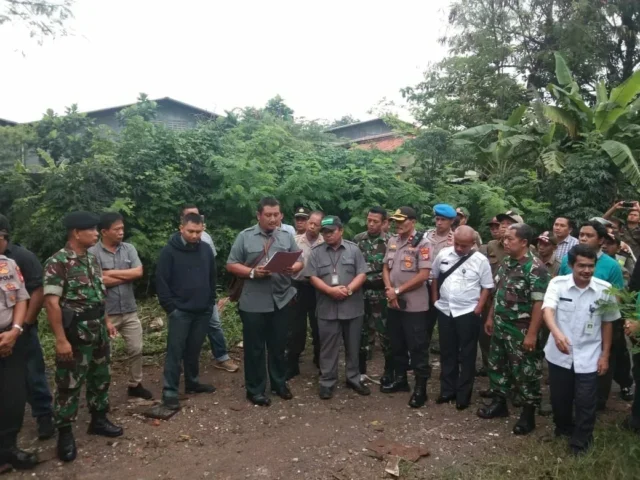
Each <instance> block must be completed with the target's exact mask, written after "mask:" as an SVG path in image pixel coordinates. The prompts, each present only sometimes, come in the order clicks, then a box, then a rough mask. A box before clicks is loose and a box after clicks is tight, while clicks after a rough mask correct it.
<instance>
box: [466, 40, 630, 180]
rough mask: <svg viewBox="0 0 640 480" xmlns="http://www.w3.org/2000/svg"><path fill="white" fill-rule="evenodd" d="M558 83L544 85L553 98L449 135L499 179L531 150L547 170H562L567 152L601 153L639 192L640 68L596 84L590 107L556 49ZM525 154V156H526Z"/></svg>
mask: <svg viewBox="0 0 640 480" xmlns="http://www.w3.org/2000/svg"><path fill="white" fill-rule="evenodd" d="M555 57H556V72H555V73H556V78H557V80H558V85H555V84H550V85H549V86H548V87H547V90H548V92H549V94H550V98H551V99H552V100H553V101H552V102H548V101H545V100H542V99H538V100H536V101H534V102H533V103H532V105H531V112H532V115H530V116H527V115H525V113H526V112H527V109H528V108H529V106H528V105H522V106H520V107H519V108H518V109H516V110H515V111H514V112H513V113H512V115H511V116H510V117H509V119H508V120H506V121H499V122H495V123H491V124H485V125H479V126H477V127H473V128H470V129H468V130H464V131H462V132H459V133H457V134H456V135H454V140H455V141H456V142H458V143H462V144H466V145H472V146H473V147H474V148H475V150H476V152H477V158H476V161H477V163H478V164H479V167H480V170H481V171H482V172H483V173H485V174H486V175H488V176H492V175H498V176H500V177H502V178H504V176H505V175H507V176H508V175H509V174H510V173H513V172H514V171H516V170H517V169H518V168H519V166H520V165H521V160H522V159H523V158H524V156H525V155H528V154H529V155H530V154H531V153H532V152H533V153H534V155H535V158H536V159H537V162H538V165H540V167H541V168H544V170H546V171H547V172H548V173H560V172H562V170H563V168H564V165H565V162H566V161H567V160H568V159H569V158H570V157H579V158H584V159H585V162H586V161H587V160H586V159H588V158H592V157H593V156H594V155H606V156H607V158H609V159H610V161H611V162H613V163H614V164H615V165H616V167H617V168H618V169H619V170H620V172H621V173H622V174H623V176H624V178H626V179H627V181H628V182H629V183H630V184H631V185H632V186H633V187H634V188H635V189H636V190H638V191H639V192H640V168H639V167H638V163H637V161H636V158H638V155H639V154H640V125H639V124H638V123H635V122H637V121H638V118H640V117H639V116H638V115H637V114H638V111H639V110H640V98H636V97H638V94H639V93H640V71H638V72H636V73H634V74H633V75H632V76H631V77H629V78H628V79H627V80H626V81H625V82H623V83H622V84H621V85H619V86H617V87H615V88H613V89H612V90H611V92H610V93H609V92H608V91H607V88H606V86H605V84H604V82H601V83H599V84H598V86H597V89H596V103H595V105H594V106H593V107H592V106H590V105H589V104H588V103H587V102H586V101H585V100H584V99H583V97H582V95H581V93H580V88H579V86H578V84H577V83H576V82H575V80H574V78H573V75H572V74H571V71H570V70H569V67H568V66H567V62H566V61H565V59H564V58H563V57H562V55H561V54H559V53H556V54H555ZM527 158H528V157H527Z"/></svg>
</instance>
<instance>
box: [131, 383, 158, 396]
mask: <svg viewBox="0 0 640 480" xmlns="http://www.w3.org/2000/svg"><path fill="white" fill-rule="evenodd" d="M127 395H129V396H130V397H135V398H143V399H145V400H151V399H152V398H153V394H152V393H151V392H150V391H149V390H147V389H146V388H144V387H143V386H142V384H141V383H139V384H138V385H136V386H135V387H129V388H127Z"/></svg>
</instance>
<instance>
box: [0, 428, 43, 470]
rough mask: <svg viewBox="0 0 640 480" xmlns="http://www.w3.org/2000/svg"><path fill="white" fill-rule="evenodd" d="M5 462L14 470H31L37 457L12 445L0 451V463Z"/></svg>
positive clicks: (36, 461)
mask: <svg viewBox="0 0 640 480" xmlns="http://www.w3.org/2000/svg"><path fill="white" fill-rule="evenodd" d="M54 433H55V432H54ZM7 463H8V464H9V465H11V466H12V467H13V468H15V469H16V470H31V469H32V468H34V467H35V466H36V465H38V457H37V455H36V454H35V453H31V452H26V451H24V450H20V449H19V448H18V447H15V446H14V447H11V448H9V449H8V450H5V451H4V452H2V453H0V465H3V464H7Z"/></svg>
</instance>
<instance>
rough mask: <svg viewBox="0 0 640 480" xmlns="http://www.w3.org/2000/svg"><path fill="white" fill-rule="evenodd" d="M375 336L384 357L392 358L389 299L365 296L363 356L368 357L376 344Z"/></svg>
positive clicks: (361, 353)
mask: <svg viewBox="0 0 640 480" xmlns="http://www.w3.org/2000/svg"><path fill="white" fill-rule="evenodd" d="M376 293H377V292H376ZM372 333H373V334H372ZM374 335H375V336H377V337H378V341H379V342H380V347H381V348H382V353H383V354H384V357H385V358H387V357H389V358H390V357H391V344H390V343H389V335H388V334H387V299H386V298H384V297H377V296H367V295H366V294H365V300H364V322H362V334H361V336H360V355H361V356H362V355H367V356H368V354H369V352H370V351H371V349H372V346H373V344H374Z"/></svg>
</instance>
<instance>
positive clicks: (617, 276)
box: [0, 197, 640, 469]
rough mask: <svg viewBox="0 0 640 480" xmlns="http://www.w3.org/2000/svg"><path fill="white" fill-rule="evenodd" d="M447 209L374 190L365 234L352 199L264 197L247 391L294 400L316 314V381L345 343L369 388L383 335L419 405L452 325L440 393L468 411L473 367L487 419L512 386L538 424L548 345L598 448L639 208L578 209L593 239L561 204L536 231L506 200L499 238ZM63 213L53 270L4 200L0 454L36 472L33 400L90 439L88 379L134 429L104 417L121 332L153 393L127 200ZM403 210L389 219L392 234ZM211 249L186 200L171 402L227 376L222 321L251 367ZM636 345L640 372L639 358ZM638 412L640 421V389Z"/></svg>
mask: <svg viewBox="0 0 640 480" xmlns="http://www.w3.org/2000/svg"><path fill="white" fill-rule="evenodd" d="M626 206H630V207H631V209H630V212H629V214H628V218H627V222H626V226H625V227H621V225H620V224H619V223H616V222H615V221H613V220H612V219H611V215H612V212H614V211H616V210H618V209H619V208H623V207H626ZM433 213H434V223H435V228H434V229H433V230H429V231H427V232H418V231H417V230H416V224H417V221H418V215H417V212H416V211H415V210H414V209H413V208H411V207H406V206H405V207H400V208H399V209H397V210H395V212H394V213H393V214H392V215H389V214H388V213H387V211H386V210H385V209H383V208H381V207H373V208H371V209H370V210H369V211H368V213H367V218H366V225H367V230H366V231H365V232H362V233H360V234H358V235H356V236H355V237H354V241H353V242H351V241H349V240H347V239H345V238H344V225H343V223H342V220H341V219H340V218H339V217H338V216H333V215H325V214H324V213H323V212H321V211H317V210H316V211H308V210H307V209H305V208H300V209H297V210H296V212H295V229H294V228H293V227H292V226H289V225H286V224H283V223H282V220H283V213H282V211H281V208H280V204H279V202H278V201H277V200H276V199H275V198H272V197H265V198H263V199H262V200H261V201H260V203H259V204H258V208H257V212H256V218H257V223H256V224H255V225H254V226H252V227H250V228H247V229H246V230H243V231H242V232H241V233H240V234H239V235H238V237H237V238H236V240H235V242H234V243H233V245H232V247H231V251H230V253H229V257H228V259H227V262H226V269H227V271H228V272H229V273H230V274H231V275H233V276H234V277H236V278H237V279H239V280H241V287H240V289H239V290H238V297H237V301H238V310H239V314H240V318H241V320H242V325H243V347H244V348H243V352H244V375H245V389H246V396H247V398H248V400H249V401H251V402H253V403H254V404H256V405H260V406H268V405H270V403H271V398H270V395H269V391H270V392H271V393H273V394H275V395H277V396H279V397H280V398H282V399H284V400H289V399H291V398H293V393H292V391H291V390H290V388H289V386H288V383H287V381H288V380H290V379H291V378H294V377H295V376H296V375H298V374H299V373H300V369H299V362H300V356H301V354H302V352H303V350H304V348H305V343H306V337H307V321H309V324H310V327H311V332H312V338H313V357H312V358H313V362H314V364H315V365H316V366H317V367H318V369H319V390H318V394H319V396H320V398H322V399H324V400H328V399H330V398H332V397H333V395H334V394H335V390H336V386H337V383H338V363H339V352H340V345H341V343H342V344H344V352H345V363H346V372H345V382H346V387H347V388H350V389H352V390H354V391H355V392H356V393H358V394H360V395H369V394H370V393H371V391H370V388H369V387H368V385H367V379H369V380H370V377H369V376H367V361H368V360H369V358H370V356H371V346H372V340H374V339H375V338H376V337H377V339H378V340H379V342H380V345H381V347H382V352H383V355H384V372H383V374H382V375H381V377H380V380H379V383H380V391H381V392H382V393H394V392H411V395H410V398H409V405H410V406H411V407H413V408H420V407H422V406H424V405H425V403H426V402H427V400H428V399H427V381H428V379H429V378H430V376H431V367H430V364H429V351H430V344H431V339H432V334H433V331H434V327H435V325H438V329H439V350H440V357H441V372H440V395H439V396H438V398H437V399H436V403H438V404H444V403H455V405H456V408H458V409H460V410H463V409H466V408H468V407H469V405H470V402H471V396H472V392H473V384H474V377H475V376H476V375H483V374H484V375H487V374H488V376H489V381H490V389H489V390H488V391H483V392H480V394H481V396H484V397H489V398H491V403H490V404H485V405H484V406H482V407H481V408H480V409H479V410H478V412H477V413H478V416H480V417H481V418H496V417H504V416H507V415H508V407H507V401H508V400H509V399H511V400H512V402H514V403H516V402H519V404H520V405H522V412H521V415H520V418H519V419H518V421H517V422H516V424H515V426H514V430H513V431H514V433H516V434H527V433H529V432H531V431H532V430H533V429H534V428H535V411H536V408H538V407H539V406H540V402H541V388H540V380H541V377H542V364H543V359H544V358H545V357H546V360H547V362H548V364H549V382H550V392H551V398H550V400H551V405H552V410H553V415H554V422H555V425H556V433H557V434H558V435H566V436H568V437H570V446H571V448H572V450H573V452H574V453H576V454H579V453H582V452H584V451H586V450H587V449H588V447H589V445H590V444H591V441H592V432H593V426H594V423H595V413H596V410H598V409H603V408H605V404H606V401H607V398H608V397H609V393H610V389H611V382H612V379H615V380H616V382H618V383H619V384H620V386H621V396H622V397H623V399H625V400H629V401H630V400H632V399H633V395H632V393H631V386H632V385H633V379H632V378H631V374H630V368H631V366H630V355H629V352H628V350H627V346H626V340H625V335H627V336H633V335H635V333H636V330H638V327H637V325H638V322H631V321H627V320H625V319H622V318H621V317H620V314H619V311H618V309H617V307H616V299H615V297H614V296H612V295H610V294H609V293H608V289H609V287H610V286H611V285H614V286H615V287H618V288H623V287H624V284H625V276H626V278H627V279H628V283H629V286H630V288H631V289H637V288H638V287H640V270H638V271H636V270H637V269H634V270H633V271H632V272H627V274H626V275H624V274H623V269H624V268H625V267H626V268H629V265H628V264H627V259H628V258H631V259H632V260H635V258H636V255H637V254H640V223H639V222H640V205H638V204H637V202H635V203H634V204H632V205H626V204H623V203H620V204H616V206H614V207H613V208H612V209H611V210H610V211H609V212H607V213H606V214H605V215H604V216H603V217H601V218H600V217H598V218H595V219H593V220H592V221H590V222H587V223H585V224H584V225H582V226H581V227H580V230H579V238H578V239H576V238H574V237H573V236H571V233H572V228H573V226H572V224H571V222H570V220H569V219H567V218H558V219H556V221H555V223H554V226H553V231H552V232H543V233H542V234H541V235H539V236H538V237H537V238H535V239H534V234H533V230H532V229H531V227H529V226H528V225H526V224H525V223H524V221H523V219H522V217H521V216H519V215H518V214H516V213H515V212H513V211H509V212H506V213H504V214H501V215H498V216H497V217H495V218H493V219H492V220H491V221H490V222H489V223H488V226H489V229H490V232H491V236H492V240H491V241H489V242H488V243H487V244H482V241H481V239H480V236H479V235H478V233H477V232H476V231H475V230H473V229H472V228H470V227H469V226H468V225H467V221H468V218H469V213H468V211H467V210H466V209H464V208H457V209H455V208H453V207H452V206H450V205H447V204H438V205H436V206H435V207H434V210H433ZM634 222H635V223H634ZM64 225H65V228H66V230H67V244H66V245H65V247H64V248H62V249H61V250H60V251H58V252H56V253H55V254H54V255H52V256H51V257H50V258H49V259H48V260H47V262H46V263H45V266H44V271H43V269H42V267H41V266H40V263H39V262H38V260H37V258H36V257H35V255H33V254H32V253H31V252H29V251H28V250H26V249H24V248H22V247H20V246H18V245H15V244H13V243H11V241H10V238H11V237H10V235H11V229H10V225H9V223H8V221H7V220H6V218H5V217H1V216H0V289H1V290H2V295H0V407H1V408H0V411H2V412H3V415H1V416H0V417H1V418H0V468H2V465H3V464H8V465H10V466H12V467H14V468H18V469H26V468H31V467H33V466H34V465H35V464H36V462H37V459H36V457H35V455H33V454H31V453H28V452H25V451H23V450H20V449H19V448H18V447H17V435H18V432H19V430H20V428H21V425H22V418H23V416H24V409H25V402H26V401H27V400H28V401H29V403H30V404H31V410H32V413H33V415H34V416H35V417H36V418H37V419H38V432H39V437H40V438H42V439H45V438H50V437H52V436H53V435H55V432H56V430H57V432H58V444H57V449H58V457H59V458H60V459H61V460H63V461H72V460H74V459H75V457H76V455H77V450H76V445H75V440H74V436H73V431H72V425H73V422H74V421H75V418H76V416H77V411H78V400H79V395H80V391H81V389H82V387H83V386H86V392H87V393H86V395H87V404H88V407H89V409H90V412H91V422H90V424H89V433H91V434H96V435H103V436H107V437H116V436H120V435H122V434H123V429H122V428H121V427H119V426H116V425H114V424H113V423H112V422H111V421H110V420H109V419H108V418H107V412H108V410H109V399H108V389H109V384H110V368H109V363H110V339H111V338H113V337H114V336H116V335H118V334H120V335H122V337H123V338H124V340H125V343H126V350H127V355H128V365H129V375H130V378H129V385H128V395H129V396H132V397H140V398H145V399H149V398H152V393H151V392H150V391H149V390H147V389H146V388H145V387H144V386H143V384H142V345H143V342H142V334H143V333H142V326H141V324H140V320H139V318H138V316H137V314H136V310H137V307H136V302H135V298H134V292H133V282H135V281H136V280H137V279H139V278H141V277H142V276H143V270H142V264H141V262H140V259H139V257H138V254H137V252H136V249H135V247H134V246H133V245H131V244H129V243H125V242H123V238H124V223H123V218H122V216H120V215H119V214H117V213H105V214H103V215H102V216H101V217H97V216H96V215H94V214H91V213H88V212H74V213H71V214H69V215H67V216H66V217H65V219H64ZM390 225H392V228H393V231H394V235H390V234H389V233H388V232H389V227H390ZM620 237H622V239H620ZM610 244H614V245H615V246H617V248H613V247H612V246H611V245H610ZM603 250H604V251H603ZM278 252H300V256H299V257H298V258H297V260H296V261H295V262H294V263H293V264H292V265H291V266H290V267H289V268H286V269H285V270H283V271H279V272H278V273H275V272H270V271H269V270H267V268H266V265H267V264H268V263H269V260H270V259H272V258H273V256H274V255H275V254H276V253H278ZM216 254H217V252H216V249H215V246H214V244H213V241H212V239H211V237H210V236H209V235H208V234H207V233H206V232H205V227H204V219H203V217H202V216H201V215H200V212H199V211H198V209H197V207H195V206H194V205H187V206H185V207H184V208H183V209H182V210H181V215H180V227H179V231H178V232H176V233H175V234H174V235H172V236H171V238H170V239H169V241H168V243H167V245H166V246H165V247H164V249H163V250H162V252H161V253H160V257H159V260H158V264H157V268H156V290H157V293H158V300H159V303H160V305H161V306H162V308H163V309H164V310H165V311H166V312H167V315H168V336H167V353H166V357H165V366H164V382H163V390H162V404H163V406H164V407H165V408H167V409H170V410H177V409H178V408H179V407H180V404H179V400H178V398H179V395H178V392H179V384H180V374H181V371H182V372H184V378H185V392H186V393H192V394H199V393H213V392H214V391H215V387H214V386H213V385H210V384H205V383H202V382H200V379H199V358H200V352H201V348H202V344H203V343H204V342H205V339H206V337H207V336H208V337H209V340H210V343H211V349H212V352H213V355H214V359H215V366H216V367H218V368H221V369H224V370H227V371H229V372H235V371H237V370H238V366H237V365H236V364H235V363H234V362H233V361H232V360H231V359H230V357H229V355H228V352H227V350H226V342H225V339H224V333H223V332H222V328H221V323H220V315H219V312H218V308H217V303H216V287H217V277H218V274H217V271H216V262H215V256H216ZM618 255H621V256H623V257H624V261H621V259H620V258H617V256H618ZM603 304H605V306H606V307H607V308H605V307H603V306H602V305H603ZM43 305H44V307H45V309H46V313H47V317H48V320H49V323H50V325H51V329H52V331H53V334H54V335H55V341H56V374H55V383H56V392H55V398H54V399H53V400H52V396H51V394H50V392H49V387H48V383H47V380H46V376H45V372H44V361H43V358H42V349H41V347H40V344H39V341H38V333H37V316H38V313H39V311H40V310H41V308H42V306H43ZM547 337H548V339H547ZM478 345H479V346H480V350H481V352H482V359H483V367H482V368H480V369H476V355H477V349H478ZM634 360H635V364H634V374H635V376H636V379H635V380H636V385H638V384H639V383H640V378H638V376H639V375H640V358H639V357H637V356H636V357H635V358H634ZM409 372H413V376H414V379H415V383H414V386H413V388H411V386H410V385H409V379H408V373H409ZM267 385H269V390H268V389H267ZM574 410H575V417H574V416H573V411H574ZM5 412H6V413H7V414H6V415H5ZM626 425H627V426H628V427H629V428H632V429H636V430H640V399H639V397H638V395H636V397H635V402H634V405H633V408H632V415H631V416H630V418H629V419H628V420H627V421H626Z"/></svg>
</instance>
